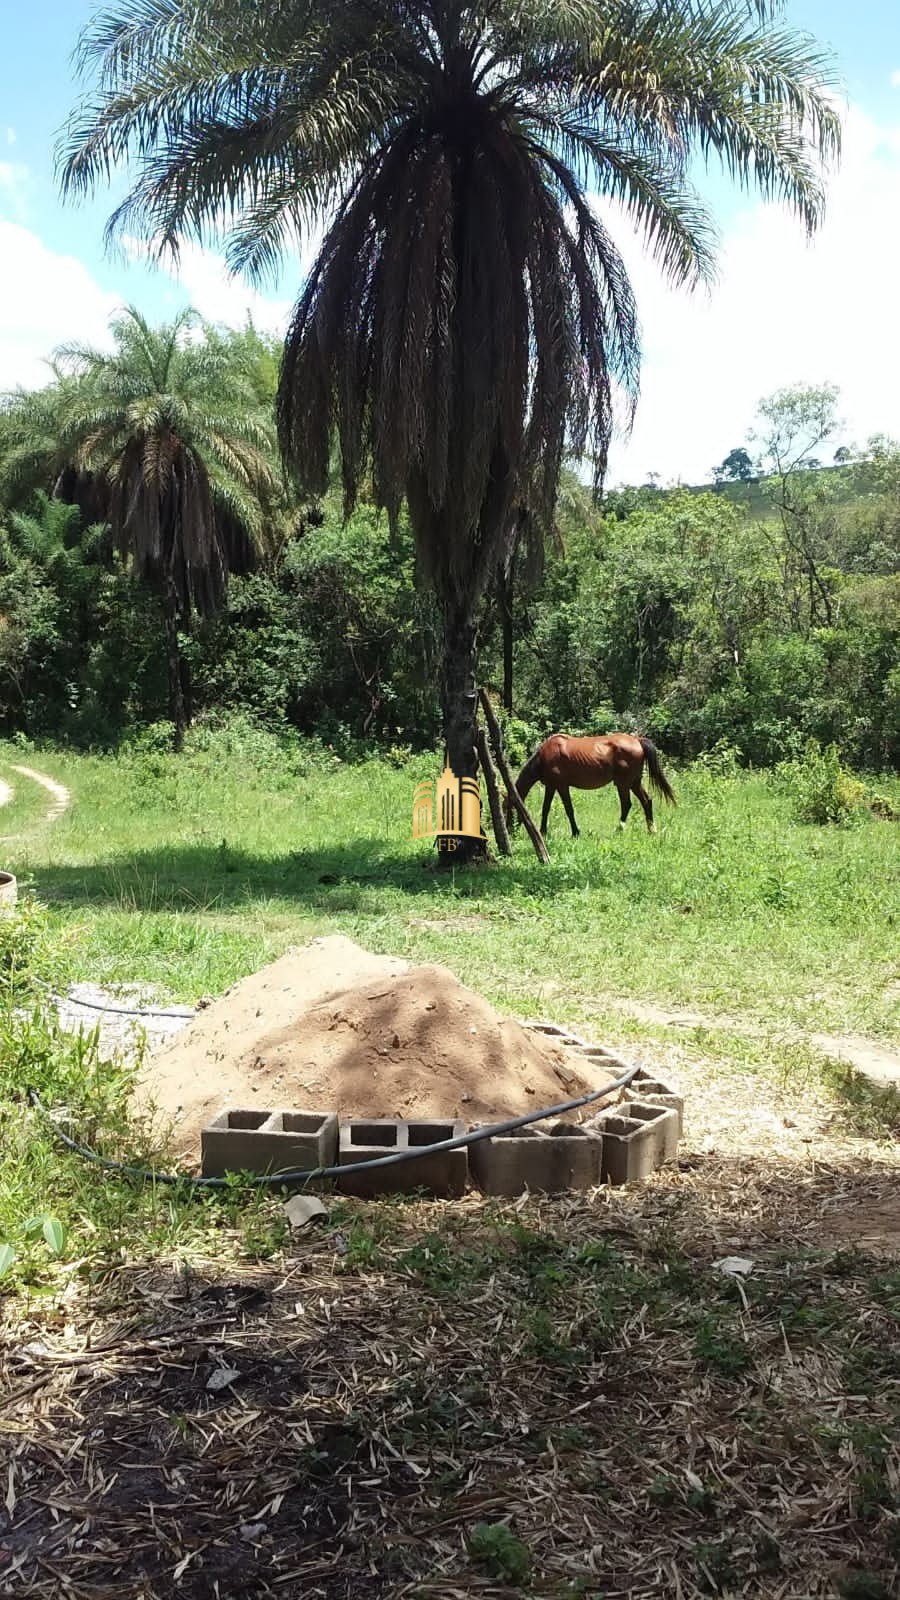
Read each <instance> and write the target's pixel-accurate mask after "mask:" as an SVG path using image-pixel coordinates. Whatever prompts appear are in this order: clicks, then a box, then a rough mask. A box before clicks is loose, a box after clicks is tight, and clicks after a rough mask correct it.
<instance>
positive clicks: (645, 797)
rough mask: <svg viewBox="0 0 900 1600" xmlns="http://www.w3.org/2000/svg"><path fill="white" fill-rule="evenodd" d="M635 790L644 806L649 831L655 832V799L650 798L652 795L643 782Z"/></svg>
mask: <svg viewBox="0 0 900 1600" xmlns="http://www.w3.org/2000/svg"><path fill="white" fill-rule="evenodd" d="M634 792H635V794H636V795H637V797H638V799H639V800H640V802H641V805H642V806H643V808H644V816H645V817H646V818H647V832H648V833H655V832H656V829H655V828H654V826H653V801H652V800H651V799H650V796H649V794H648V793H647V791H646V789H645V788H644V785H643V784H642V783H639V784H638V785H637V787H636V788H635V791H634Z"/></svg>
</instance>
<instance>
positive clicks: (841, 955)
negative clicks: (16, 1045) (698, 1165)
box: [0, 732, 900, 1037]
mask: <svg viewBox="0 0 900 1600" xmlns="http://www.w3.org/2000/svg"><path fill="white" fill-rule="evenodd" d="M20 758H21V759H26V760H27V761H28V762H29V764H32V765H36V766H38V767H40V768H41V770H44V771H46V772H48V773H50V774H51V775H52V776H54V777H56V778H58V779H60V780H61V781H63V782H64V783H66V784H68V786H69V787H70V789H71V790H72V793H73V796H74V805H73V808H72V810H71V811H70V813H69V814H68V815H67V816H65V817H63V818H61V819H60V820H59V821H57V822H55V823H54V824H52V825H51V826H49V827H43V828H42V827H41V826H40V815H41V813H42V811H43V809H44V803H45V797H44V796H43V794H42V793H38V792H35V794H34V795H33V796H31V797H30V804H31V806H32V814H31V815H26V814H23V810H22V808H23V807H24V806H25V805H26V797H25V796H22V797H21V798H20V799H19V801H18V804H19V808H20V810H19V814H18V816H17V818H16V819H12V818H9V820H10V821H13V820H16V821H17V822H18V824H19V830H20V831H19V838H20V842H11V841H9V840H8V841H7V844H6V846H5V850H6V862H5V864H7V865H8V866H10V867H11V868H12V870H14V871H15V872H16V873H17V874H18V875H19V877H20V878H21V879H24V880H25V881H26V882H27V883H28V884H30V885H31V886H32V887H33V890H34V892H35V893H36V894H37V895H38V897H39V898H40V899H41V900H43V901H44V902H46V903H47V904H48V905H49V907H50V909H51V916H52V923H53V926H54V929H55V930H56V932H57V934H58V935H59V939H60V952H59V966H60V975H61V977H65V978H69V979H85V978H92V979H95V980H97V981H100V982H117V981H127V980H134V979H142V980H146V981H148V982H155V983H157V984H159V985H160V986H161V988H162V990H163V991H164V992H165V993H166V994H168V995H169V996H170V997H171V998H172V999H179V1000H188V1001H190V1000H193V999H196V998H198V997H199V996H200V995H202V994H208V993H215V992H218V991H220V990H221V989H222V988H224V987H225V986H226V985H227V984H229V983H231V982H233V981H234V980H235V979H237V978H239V977H240V976H242V975H243V974H245V973H247V972H249V971H251V970H253V969H254V968H256V967H258V966H259V965H260V964H261V963H263V962H265V961H267V960H269V959H271V958H273V957H274V956H276V955H277V954H279V953H280V952H281V951H282V950H284V949H285V948H286V947H287V946H288V945H289V944H292V943H297V942H299V941H304V940H306V939H308V938H310V937H311V936H313V935H315V934H318V933H322V932H327V931H340V932H343V933H346V934H348V935H350V936H351V937H353V938H356V939H358V940H360V941H361V942H363V943H365V944H367V945H369V946H371V947H372V948H374V949H376V950H385V951H387V950H390V951H395V952H398V953H400V954H404V955H407V956H411V957H414V958H416V959H425V960H437V961H443V962H447V963H448V964H450V965H452V966H453V968H454V970H455V971H456V972H457V973H458V975H459V976H460V977H461V978H462V979H463V980H464V981H467V982H469V983H472V984H477V985H478V986H479V987H480V988H481V989H482V990H483V991H484V992H485V994H486V995H487V996H488V997H489V998H490V999H491V1000H492V1001H493V1002H495V1003H496V1004H499V1005H501V1006H507V1007H509V1008H511V1009H515V1010H517V1011H520V1012H531V1011H535V1010H541V1011H551V1012H553V1013H554V1014H555V1015H557V1016H559V1017H561V1018H571V1019H573V1020H575V1019H581V1020H586V1019H590V1018H592V1017H594V1018H596V1017H597V1016H598V1015H599V1016H602V1015H603V1002H604V997H606V996H608V995H616V996H620V997H626V998H630V999H633V1000H637V1001H651V1002H654V1003H656V1004H660V1005H663V1006H673V1007H688V1008H691V1009H697V1010H699V1011H701V1012H702V1013H704V1015H709V1016H711V1017H716V1016H717V1015H719V1014H722V1015H725V1016H726V1017H728V1018H735V1017H738V1018H739V1019H747V1020H748V1021H750V1022H753V1023H754V1024H755V1025H756V1026H763V1027H769V1026H771V1027H773V1028H776V1029H779V1030H783V1029H784V1028H786V1027H797V1028H801V1029H813V1028H815V1029H819V1030H829V1031H847V1030H857V1031H860V1032H865V1033H866V1034H868V1035H871V1036H873V1037H886V1036H889V1035H890V1034H891V1033H892V1031H896V1027H897V985H896V981H895V980H896V976H897V958H896V951H897V944H898V928H900V895H898V883H897V869H896V862H897V831H896V825H894V824H891V823H886V822H882V821H879V820H877V819H875V818H872V817H867V818H866V819H865V820H863V821H862V822H861V823H860V825H859V826H857V827H853V828H816V827H810V826H806V825H801V824H798V823H796V822H794V821H792V819H791V815H790V810H789V806H788V802H787V799H786V797H785V796H784V795H783V794H782V793H781V792H780V790H779V788H778V787H777V785H776V784H775V783H774V782H773V781H772V780H771V779H769V778H768V777H767V776H765V775H755V776H741V777H738V778H735V779H723V778H715V777H711V776H709V775H708V774H706V773H704V772H701V771H699V770H696V769H695V770H694V771H686V772H683V773H676V774H675V775H674V777H675V785H676V791H677V794H678V799H679V805H678V807H677V809H675V810H674V811H673V810H670V809H668V808H660V807H658V808H657V809H658V813H659V821H660V823H661V828H660V832H659V834H658V835H657V836H656V837H653V838H651V837H649V836H648V835H647V834H646V832H645V829H644V826H643V821H642V820H640V819H639V818H638V817H637V816H635V815H633V816H632V819H631V820H630V822H629V826H628V828H627V830H626V831H625V832H624V833H619V831H618V830H617V827H616V822H617V806H616V801H615V797H614V796H612V795H611V793H610V792H609V791H605V792H602V793H600V794H594V795H584V794H583V795H580V796H576V814H577V816H578V819H579V823H580V826H581V828H582V830H583V831H582V837H581V838H580V839H579V840H577V841H572V840H571V839H570V838H569V837H568V836H567V835H568V830H567V825H566V822H565V818H564V816H563V814H562V811H561V810H560V809H559V807H558V805H557V807H556V808H555V809H554V812H553V814H552V818H551V833H550V846H551V850H552V855H553V859H552V862H551V864H550V866H549V867H548V868H544V867H541V866H540V865H539V864H538V863H537V861H536V860H535V859H534V857H533V855H532V854H531V849H530V846H529V845H528V842H527V840H525V838H524V837H523V836H522V835H521V833H520V834H519V835H518V837H517V839H516V843H515V854H514V857H513V859H512V860H511V861H509V862H500V863H498V864H496V865H495V866H493V867H491V868H489V869H485V870H481V871H477V872H472V873H468V874H467V873H455V874H454V873H450V874H443V873H438V872H436V871H434V870H433V857H432V856H430V854H429V851H428V850H427V848H426V847H423V845H422V844H421V843H415V842H413V841H412V840H411V839H410V825H411V798H412V789H413V785H414V783H415V781H416V780H417V779H418V778H419V777H421V776H423V775H428V774H432V773H433V772H434V770H435V765H436V764H435V762H434V761H430V760H427V759H418V760H416V761H415V762H414V763H412V764H411V765H410V766H409V767H408V768H406V769H404V770H397V769H395V768H392V767H390V766H388V765H386V764H383V763H380V762H377V761H372V762H369V763H367V764H365V765H363V766H356V767H350V766H342V765H340V764H338V763H333V764H332V765H331V767H330V769H329V767H328V765H327V763H326V762H325V761H323V760H322V759H321V758H320V757H316V758H313V757H312V756H311V757H309V758H306V757H304V756H302V755H299V754H297V753H296V752H294V753H291V754H287V753H283V752H280V751H279V750H278V747H277V746H276V745H275V742H274V741H273V740H269V739H268V738H266V737H264V736H262V735H254V734H252V733H250V732H245V733H243V734H242V735H235V736H231V737H226V736H224V735H222V736H219V737H218V738H207V739H203V738H199V739H198V740H197V741H196V743H195V747H194V748H193V749H192V750H191V751H189V753H188V754H186V755H185V756H184V757H182V758H181V759H180V760H176V759H174V758H172V757H170V756H167V755H163V754H155V753H150V754H143V755H142V754H132V755H129V756H123V757H120V758H118V759H116V758H111V757H89V756H76V755H71V754H62V753H58V752H51V751H41V752H38V753H33V754H31V755H29V756H23V757H20ZM12 759H16V752H14V751H13V750H12V749H11V748H10V747H6V748H2V747H0V776H3V775H7V767H6V765H5V763H6V762H8V761H9V760H12ZM16 785H17V790H18V791H21V790H23V789H26V788H27V787H28V786H27V785H26V780H23V779H16ZM880 786H881V787H882V789H885V788H888V789H889V790H890V792H891V793H894V794H896V793H897V792H898V791H897V785H896V783H894V784H893V785H891V784H890V782H889V780H881V783H880ZM635 809H636V808H635ZM4 825H5V824H4ZM10 832H12V829H10ZM323 880H324V881H323ZM892 985H893V987H892Z"/></svg>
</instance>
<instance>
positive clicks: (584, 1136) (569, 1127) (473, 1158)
mask: <svg viewBox="0 0 900 1600" xmlns="http://www.w3.org/2000/svg"><path fill="white" fill-rule="evenodd" d="M602 1149H603V1141H602V1139H601V1138H598V1136H597V1134H596V1133H595V1132H594V1130H593V1129H587V1128H579V1127H575V1126H574V1125H573V1124H571V1123H561V1122H560V1123H551V1124H549V1125H548V1132H546V1133H544V1132H543V1131H539V1130H538V1129H536V1128H519V1129H517V1131H516V1132H514V1133H496V1134H493V1135H492V1136H491V1137H490V1138H488V1139H479V1140H478V1142H477V1144H473V1145H470V1146H469V1166H470V1168H471V1172H472V1176H473V1178H474V1179H475V1182H476V1183H477V1184H478V1187H479V1188H480V1189H481V1190H482V1191H483V1193H484V1194H492V1195H499V1196H503V1197H505V1198H512V1197H513V1196H514V1195H519V1194H524V1193H525V1190H526V1189H530V1190H534V1191H535V1192H538V1193H542V1194H560V1193H561V1192H562V1191H563V1190H565V1189H588V1188H590V1187H591V1186H592V1185H593V1184H597V1183H599V1182H600V1172H601V1161H602Z"/></svg>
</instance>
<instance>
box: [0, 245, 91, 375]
mask: <svg viewBox="0 0 900 1600" xmlns="http://www.w3.org/2000/svg"><path fill="white" fill-rule="evenodd" d="M118 304H119V302H118V300H117V298H116V297H115V296H114V295H110V294H106V293H105V292H104V291H103V290H102V289H101V288H100V286H99V284H97V283H96V282H95V281H94V279H93V278H92V277H91V275H90V273H89V272H88V270H87V268H86V267H85V266H83V265H82V263H81V262H80V261H76V260H75V258H74V257H73V256H65V255H58V254H57V253H56V252H54V251H53V250H49V249H48V248H47V246H46V245H45V244H43V243H42V242H41V240H40V239H39V238H38V237H37V235H36V234H35V233H32V232H31V230H30V229H28V228H25V227H23V226H22V225H21V223H18V222H11V221H3V220H2V219H0V391H2V390H6V389H10V388H13V387H14V386H15V385H16V384H19V383H21V384H23V385H25V386H26V387H35V386H38V385H40V384H43V383H46V382H47V381H48V378H49V372H48V369H47V366H46V359H47V357H48V356H49V355H50V354H51V352H52V350H53V349H54V347H55V346H56V345H58V344H62V343H64V342H65V341H67V340H71V339H79V340H82V341H84V342H86V343H89V344H98V345H106V344H108V343H109V330H108V322H109V318H110V316H111V314H112V312H113V311H114V310H115V309H116V307H117V305H118Z"/></svg>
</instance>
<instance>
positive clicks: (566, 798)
mask: <svg viewBox="0 0 900 1600" xmlns="http://www.w3.org/2000/svg"><path fill="white" fill-rule="evenodd" d="M559 798H560V800H561V801H562V803H563V805H564V806H565V808H566V816H567V817H568V819H569V827H570V828H571V829H572V838H573V839H577V838H578V823H577V822H576V821H575V812H574V809H573V806H572V796H571V795H570V793H569V791H568V789H562V788H561V789H560V791H559Z"/></svg>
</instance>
